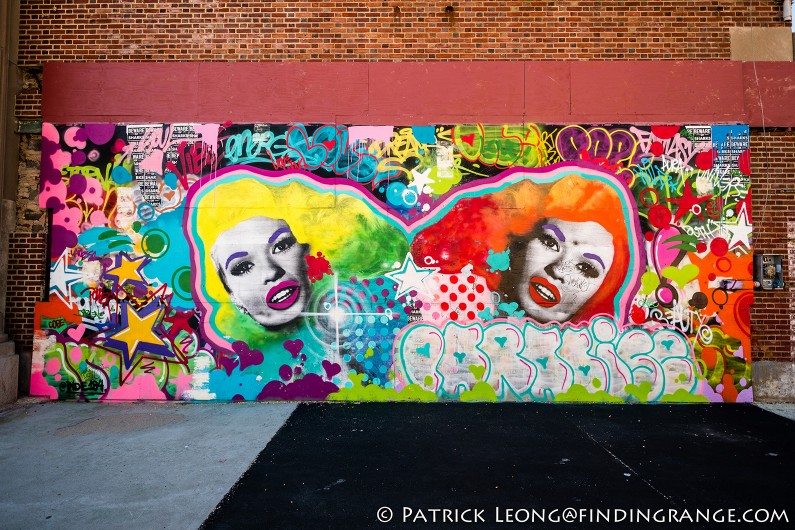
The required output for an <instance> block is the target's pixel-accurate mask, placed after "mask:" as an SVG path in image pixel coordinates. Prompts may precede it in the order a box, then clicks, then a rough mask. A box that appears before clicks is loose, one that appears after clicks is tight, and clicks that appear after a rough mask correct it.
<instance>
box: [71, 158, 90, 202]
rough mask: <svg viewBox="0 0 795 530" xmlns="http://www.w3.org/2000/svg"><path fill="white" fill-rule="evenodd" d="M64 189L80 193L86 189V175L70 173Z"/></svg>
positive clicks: (76, 193)
mask: <svg viewBox="0 0 795 530" xmlns="http://www.w3.org/2000/svg"><path fill="white" fill-rule="evenodd" d="M72 160H73V161H74V156H73V157H72ZM66 189H67V190H69V193H74V194H75V195H82V194H83V192H85V191H86V177H84V176H83V175H72V177H71V178H70V179H69V186H67V188H66Z"/></svg>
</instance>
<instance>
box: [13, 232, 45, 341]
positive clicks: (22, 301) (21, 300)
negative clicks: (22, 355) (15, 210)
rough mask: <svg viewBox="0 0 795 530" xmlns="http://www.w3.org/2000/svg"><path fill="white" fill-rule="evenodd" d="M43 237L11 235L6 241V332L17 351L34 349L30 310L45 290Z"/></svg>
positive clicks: (41, 235)
mask: <svg viewBox="0 0 795 530" xmlns="http://www.w3.org/2000/svg"><path fill="white" fill-rule="evenodd" d="M46 237H47V235H46V234H33V233H26V232H14V233H13V234H11V237H10V238H9V259H8V286H9V288H8V296H7V298H6V308H7V309H6V328H7V329H6V331H7V333H8V335H9V336H10V337H11V339H12V340H13V341H14V342H15V344H16V348H17V351H18V352H24V351H30V350H32V349H33V310H34V308H35V306H36V302H39V301H41V299H42V291H43V289H44V276H45V254H46V247H47V239H46Z"/></svg>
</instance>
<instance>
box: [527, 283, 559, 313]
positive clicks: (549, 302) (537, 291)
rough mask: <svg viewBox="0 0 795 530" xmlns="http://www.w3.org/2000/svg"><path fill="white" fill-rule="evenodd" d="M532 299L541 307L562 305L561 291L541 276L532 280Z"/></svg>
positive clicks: (530, 288)
mask: <svg viewBox="0 0 795 530" xmlns="http://www.w3.org/2000/svg"><path fill="white" fill-rule="evenodd" d="M528 290H529V291H530V298H532V299H533V301H534V302H535V303H537V304H538V305H540V306H541V307H552V306H555V305H557V304H559V303H560V291H558V288H557V287H555V286H554V285H552V284H551V283H549V281H548V280H547V279H545V278H542V277H540V276H534V277H532V278H530V286H529V288H528Z"/></svg>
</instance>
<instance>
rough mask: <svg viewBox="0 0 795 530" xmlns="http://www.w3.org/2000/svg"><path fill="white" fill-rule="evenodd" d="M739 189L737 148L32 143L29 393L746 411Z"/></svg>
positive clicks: (199, 133)
mask: <svg viewBox="0 0 795 530" xmlns="http://www.w3.org/2000/svg"><path fill="white" fill-rule="evenodd" d="M749 167H750V160H749V152H748V127H747V126H742V125H736V126H687V127H685V126H633V125H622V126H610V127H597V126H588V125H576V124H574V125H541V124H529V125H512V124H508V125H480V124H474V125H465V124H459V125H441V124H440V125H432V126H413V127H412V126H406V127H402V126H341V125H334V124H327V125H303V124H289V125H280V124H232V123H225V124H218V123H186V124H148V125H123V124H91V123H89V124H84V125H55V124H45V125H44V127H43V140H42V171H41V173H42V177H41V194H40V204H41V206H42V207H47V208H51V209H52V211H53V224H52V233H51V246H50V274H49V301H48V302H45V303H41V304H39V306H38V308H37V316H36V337H35V351H34V359H33V370H32V379H31V393H32V394H34V395H43V396H49V397H52V398H66V399H69V398H85V399H91V400H102V399H107V400H110V399H186V400H194V399H195V400H208V399H210V400H239V399H244V400H257V399H259V400H278V399H317V400H338V399H339V400H346V399H357V400H358V399H363V400H366V399H372V400H384V399H386V400H400V399H422V400H438V399H459V400H559V401H562V400H588V401H615V402H624V401H640V402H646V401H667V400H673V401H749V400H751V399H752V386H751V378H750V366H751V363H750V336H749V335H750V329H749V311H750V304H751V302H752V300H753V293H752V292H751V290H750V288H751V285H750V282H749V281H748V280H749V279H750V271H751V252H752V247H751V245H752V239H751V204H750V198H751V194H750V180H749V175H750V169H749ZM737 279H739V280H745V282H744V283H743V284H742V286H741V285H740V284H739V283H737V284H734V285H731V286H728V287H727V285H726V284H725V281H724V280H737Z"/></svg>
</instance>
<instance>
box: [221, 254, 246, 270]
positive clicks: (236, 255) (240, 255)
mask: <svg viewBox="0 0 795 530" xmlns="http://www.w3.org/2000/svg"><path fill="white" fill-rule="evenodd" d="M243 256H248V252H235V253H234V254H232V255H231V256H229V257H228V258H226V265H224V268H225V269H227V268H229V262H230V261H232V260H233V259H235V258H242V257H243Z"/></svg>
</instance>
